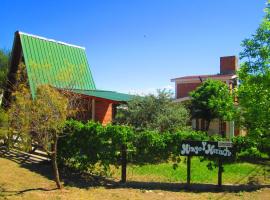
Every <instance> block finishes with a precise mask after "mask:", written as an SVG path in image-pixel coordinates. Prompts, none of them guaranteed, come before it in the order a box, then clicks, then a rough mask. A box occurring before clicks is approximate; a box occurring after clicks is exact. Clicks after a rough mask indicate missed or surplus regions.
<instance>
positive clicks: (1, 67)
mask: <svg viewBox="0 0 270 200" xmlns="http://www.w3.org/2000/svg"><path fill="white" fill-rule="evenodd" d="M9 56H10V53H9V51H6V50H2V49H0V89H1V90H3V87H4V84H5V83H6V77H7V71H8V62H9ZM0 93H2V92H1V91H0Z"/></svg>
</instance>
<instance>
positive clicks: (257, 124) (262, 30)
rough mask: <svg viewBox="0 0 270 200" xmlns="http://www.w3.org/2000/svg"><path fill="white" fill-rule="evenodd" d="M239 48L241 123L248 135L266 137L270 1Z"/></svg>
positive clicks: (269, 119) (269, 99)
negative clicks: (254, 29) (257, 24)
mask: <svg viewBox="0 0 270 200" xmlns="http://www.w3.org/2000/svg"><path fill="white" fill-rule="evenodd" d="M242 47H243V50H242V52H241V53H240V58H241V59H242V65H241V68H240V71H239V73H238V75H239V81H240V87H239V90H238V98H239V108H240V111H241V117H242V118H241V119H242V120H241V122H242V125H243V126H244V127H246V128H247V129H248V132H249V134H255V136H256V137H257V138H259V137H265V138H266V137H269V136H270V126H269V124H270V115H269V113H270V1H268V3H267V6H266V9H265V17H264V18H263V21H262V23H261V24H260V26H259V28H258V29H257V30H256V32H255V34H253V35H252V36H251V38H249V39H245V40H244V41H243V42H242ZM258 134H259V135H258Z"/></svg>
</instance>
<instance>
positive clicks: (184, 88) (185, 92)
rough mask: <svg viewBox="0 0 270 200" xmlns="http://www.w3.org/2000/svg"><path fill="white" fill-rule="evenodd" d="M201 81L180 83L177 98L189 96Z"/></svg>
mask: <svg viewBox="0 0 270 200" xmlns="http://www.w3.org/2000/svg"><path fill="white" fill-rule="evenodd" d="M200 84H201V83H178V84H177V96H176V98H177V99H179V98H183V97H188V96H189V93H190V92H191V91H193V90H195V89H196V88H197V87H198V86H199V85H200Z"/></svg>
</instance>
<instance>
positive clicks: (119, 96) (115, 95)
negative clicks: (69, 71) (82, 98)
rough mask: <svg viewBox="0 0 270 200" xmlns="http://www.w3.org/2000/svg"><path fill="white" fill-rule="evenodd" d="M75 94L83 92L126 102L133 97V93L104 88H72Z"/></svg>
mask: <svg viewBox="0 0 270 200" xmlns="http://www.w3.org/2000/svg"><path fill="white" fill-rule="evenodd" d="M72 91H73V92H75V93H77V94H83V95H87V96H92V97H98V98H102V99H109V100H112V101H122V102H127V101H130V100H131V99H132V98H134V95H129V94H124V93H119V92H114V91H106V90H72Z"/></svg>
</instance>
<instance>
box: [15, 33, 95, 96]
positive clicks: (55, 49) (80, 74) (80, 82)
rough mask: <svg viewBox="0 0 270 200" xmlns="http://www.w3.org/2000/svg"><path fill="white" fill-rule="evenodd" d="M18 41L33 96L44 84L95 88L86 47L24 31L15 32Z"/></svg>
mask: <svg viewBox="0 0 270 200" xmlns="http://www.w3.org/2000/svg"><path fill="white" fill-rule="evenodd" d="M17 37H18V38H19V40H18V39H17ZM18 41H19V42H20V43H21V45H17V46H21V48H22V55H23V57H24V61H25V65H26V69H27V75H28V80H29V85H30V90H31V93H32V96H33V97H35V92H36V89H37V86H38V85H42V84H50V85H52V86H55V87H57V88H63V89H64V88H65V89H81V90H95V89H96V87H95V83H94V80H93V77H92V74H91V71H90V68H89V64H88V61H87V57H86V52H85V49H84V48H83V47H79V46H75V45H70V44H66V43H63V42H58V41H55V40H51V39H46V38H43V37H39V36H34V35H31V34H26V33H22V32H16V35H15V40H14V42H18ZM14 46H16V44H15V45H14ZM13 56H14V55H13Z"/></svg>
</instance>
